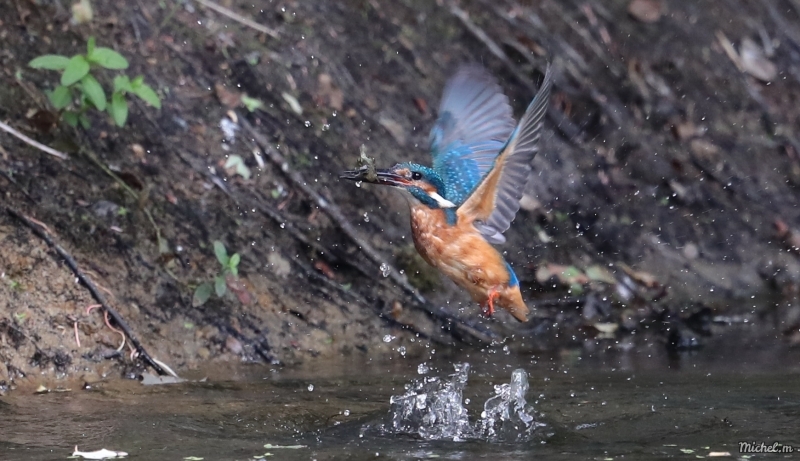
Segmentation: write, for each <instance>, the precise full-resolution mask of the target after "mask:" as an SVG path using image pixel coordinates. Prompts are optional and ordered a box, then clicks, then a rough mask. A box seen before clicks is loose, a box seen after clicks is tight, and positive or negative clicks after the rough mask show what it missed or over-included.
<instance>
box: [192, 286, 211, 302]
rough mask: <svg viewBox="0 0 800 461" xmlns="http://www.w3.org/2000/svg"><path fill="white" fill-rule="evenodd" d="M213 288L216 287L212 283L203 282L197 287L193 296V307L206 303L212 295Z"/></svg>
mask: <svg viewBox="0 0 800 461" xmlns="http://www.w3.org/2000/svg"><path fill="white" fill-rule="evenodd" d="M213 289H214V287H212V286H211V284H210V283H201V284H200V285H199V286H198V287H197V288H195V290H194V296H192V307H199V306H202V305H203V304H205V303H206V301H208V299H209V298H210V297H211V292H212V290H213Z"/></svg>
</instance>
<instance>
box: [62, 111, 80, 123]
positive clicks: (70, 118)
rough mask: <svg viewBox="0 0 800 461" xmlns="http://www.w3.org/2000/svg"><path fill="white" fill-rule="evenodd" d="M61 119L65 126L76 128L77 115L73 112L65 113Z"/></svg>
mask: <svg viewBox="0 0 800 461" xmlns="http://www.w3.org/2000/svg"><path fill="white" fill-rule="evenodd" d="M61 118H63V119H64V121H65V122H67V125H69V126H72V127H76V126H78V114H76V113H75V112H72V111H66V112H64V113H63V114H61Z"/></svg>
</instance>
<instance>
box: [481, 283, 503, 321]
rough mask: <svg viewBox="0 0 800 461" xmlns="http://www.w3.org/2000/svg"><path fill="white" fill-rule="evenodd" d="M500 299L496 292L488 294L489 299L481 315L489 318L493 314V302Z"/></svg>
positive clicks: (493, 290)
mask: <svg viewBox="0 0 800 461" xmlns="http://www.w3.org/2000/svg"><path fill="white" fill-rule="evenodd" d="M499 297H500V293H498V292H497V290H495V289H492V291H490V292H489V299H488V300H486V306H484V308H483V315H484V316H486V317H491V316H492V314H494V301H495V300H496V299H497V298H499Z"/></svg>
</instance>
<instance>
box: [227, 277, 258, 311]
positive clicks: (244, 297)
mask: <svg viewBox="0 0 800 461" xmlns="http://www.w3.org/2000/svg"><path fill="white" fill-rule="evenodd" d="M225 284H226V285H227V286H228V290H230V291H231V293H233V294H234V295H235V296H236V299H238V300H239V302H240V303H242V304H244V305H245V306H249V305H250V304H252V303H253V295H251V294H250V291H249V290H248V289H247V285H246V284H245V283H244V281H243V280H242V279H238V278H236V277H234V276H233V275H230V274H229V275H228V276H227V277H225Z"/></svg>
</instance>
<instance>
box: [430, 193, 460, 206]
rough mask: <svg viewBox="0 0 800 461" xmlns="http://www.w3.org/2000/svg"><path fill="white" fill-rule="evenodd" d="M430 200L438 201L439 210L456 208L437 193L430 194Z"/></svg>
mask: <svg viewBox="0 0 800 461" xmlns="http://www.w3.org/2000/svg"><path fill="white" fill-rule="evenodd" d="M428 196H430V198H432V199H434V200H436V203H437V204H438V205H439V208H455V207H456V204H455V203H453V202H451V201H450V200H447V199H446V198H444V197H442V196H441V195H439V194H438V193H437V192H428Z"/></svg>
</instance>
